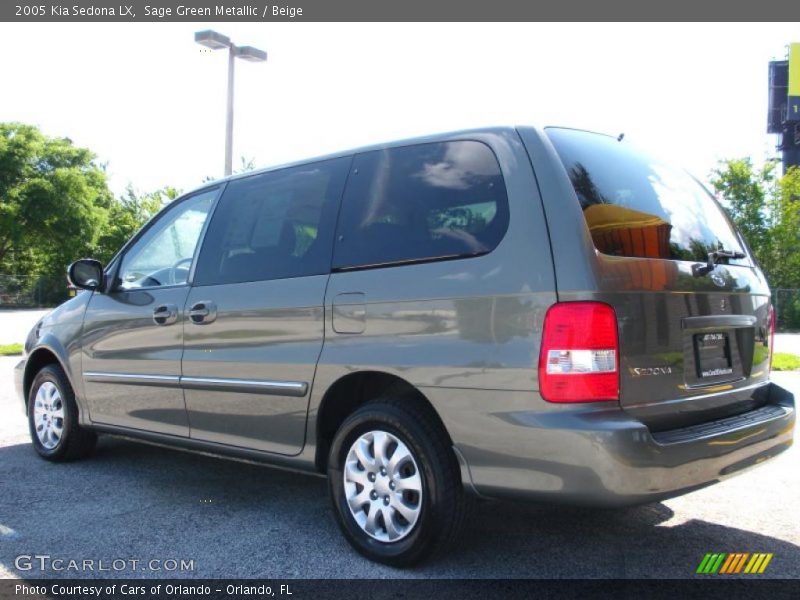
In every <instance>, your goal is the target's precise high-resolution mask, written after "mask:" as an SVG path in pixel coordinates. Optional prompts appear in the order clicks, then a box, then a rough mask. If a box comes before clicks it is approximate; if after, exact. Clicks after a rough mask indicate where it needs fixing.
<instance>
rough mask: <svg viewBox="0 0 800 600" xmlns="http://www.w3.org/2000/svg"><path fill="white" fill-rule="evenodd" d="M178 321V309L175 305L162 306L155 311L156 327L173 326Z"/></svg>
mask: <svg viewBox="0 0 800 600" xmlns="http://www.w3.org/2000/svg"><path fill="white" fill-rule="evenodd" d="M177 320H178V307H177V306H175V305H174V304H162V305H161V306H157V307H156V308H155V310H154V311H153V321H154V322H155V324H156V325H172V324H173V323H174V322H175V321H177Z"/></svg>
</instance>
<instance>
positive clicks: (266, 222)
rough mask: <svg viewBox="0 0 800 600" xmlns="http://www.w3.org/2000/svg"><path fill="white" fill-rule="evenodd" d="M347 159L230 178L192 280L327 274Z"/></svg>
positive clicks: (234, 280) (211, 281)
mask: <svg viewBox="0 0 800 600" xmlns="http://www.w3.org/2000/svg"><path fill="white" fill-rule="evenodd" d="M349 164H350V159H349V158H341V159H334V160H329V161H323V162H319V163H313V164H309V165H303V166H300V167H292V168H288V169H281V170H280V171H273V172H270V173H264V174H262V175H254V176H252V177H247V178H244V179H237V180H234V181H232V182H230V183H229V184H228V187H227V188H226V190H225V192H224V194H223V196H222V198H221V199H220V201H219V206H218V207H217V210H216V211H215V212H214V216H213V217H212V219H211V223H209V227H208V233H207V234H206V237H205V239H204V241H203V247H202V248H201V250H200V258H199V261H198V264H197V271H196V273H195V278H194V285H217V284H223V283H241V282H245V281H263V280H267V279H283V278H287V277H302V276H305V275H319V274H323V273H327V272H328V271H329V270H330V263H331V247H332V244H333V231H334V228H335V226H336V213H337V211H338V207H339V199H340V198H341V194H342V188H343V187H344V180H345V178H346V176H347V168H348V165H349Z"/></svg>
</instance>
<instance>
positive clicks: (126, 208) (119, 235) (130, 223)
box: [94, 185, 180, 262]
mask: <svg viewBox="0 0 800 600" xmlns="http://www.w3.org/2000/svg"><path fill="white" fill-rule="evenodd" d="M179 195H180V192H179V191H178V190H176V189H175V188H173V187H165V188H162V189H160V190H156V191H155V192H149V193H145V194H137V192H136V191H135V190H134V188H133V186H132V185H128V187H127V189H126V190H125V194H124V195H123V196H121V197H120V198H117V199H115V200H114V202H112V203H111V207H110V209H109V214H108V224H107V226H106V227H105V228H104V229H103V231H102V233H101V234H100V237H99V239H98V241H97V247H96V249H95V252H94V257H95V258H97V259H98V260H100V261H102V262H107V261H109V260H111V258H112V257H113V256H114V254H116V253H117V251H118V250H119V249H120V248H121V247H122V245H123V244H124V243H125V242H127V241H128V239H129V238H130V237H131V236H132V235H133V234H134V233H136V232H137V231H138V230H139V229H140V228H141V227H142V225H144V224H145V223H147V221H149V220H150V218H151V217H153V215H155V214H156V213H157V212H158V211H159V210H161V209H162V208H163V207H164V206H166V205H167V204H168V203H169V202H171V201H172V200H174V199H175V198H177V197H178V196H179Z"/></svg>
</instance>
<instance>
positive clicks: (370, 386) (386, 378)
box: [314, 371, 453, 473]
mask: <svg viewBox="0 0 800 600" xmlns="http://www.w3.org/2000/svg"><path fill="white" fill-rule="evenodd" d="M387 396H392V397H395V398H403V399H404V400H406V401H408V402H410V403H413V404H414V405H415V406H417V407H419V408H421V409H422V410H423V411H424V412H425V413H427V414H428V415H429V416H430V418H431V419H433V420H434V422H435V423H436V425H437V426H438V428H439V429H440V430H441V431H442V433H443V434H444V435H446V436H447V442H448V443H449V444H450V445H451V446H452V445H453V441H452V438H451V437H450V433H449V432H448V431H447V427H445V424H444V422H443V421H442V419H441V417H440V416H439V413H438V412H437V411H436V409H435V408H434V406H433V404H432V403H431V401H430V400H429V399H428V397H427V396H426V395H425V394H423V393H422V391H420V389H419V388H417V387H416V386H415V385H413V384H412V383H409V382H408V381H407V380H405V379H403V378H402V377H398V376H397V375H392V374H391V373H386V372H384V371H358V372H356V373H348V374H347V375H343V376H342V377H340V378H339V379H337V380H336V381H335V382H334V383H333V384H332V385H331V386H330V387H329V388H328V389H327V390H326V391H325V394H324V395H323V397H322V400H321V402H320V405H319V409H318V411H317V419H316V442H317V443H316V453H315V458H314V463H315V467H316V469H317V470H318V471H320V472H321V473H324V472H325V471H326V469H327V463H328V453H329V451H330V448H331V443H332V442H333V438H334V436H335V435H336V432H337V431H338V429H339V426H340V425H341V424H342V423H343V422H344V420H345V419H346V418H347V417H348V416H349V415H351V414H352V413H353V412H354V411H355V410H356V409H358V408H359V407H361V406H363V405H364V404H366V403H367V402H369V401H371V400H376V399H378V398H382V397H387Z"/></svg>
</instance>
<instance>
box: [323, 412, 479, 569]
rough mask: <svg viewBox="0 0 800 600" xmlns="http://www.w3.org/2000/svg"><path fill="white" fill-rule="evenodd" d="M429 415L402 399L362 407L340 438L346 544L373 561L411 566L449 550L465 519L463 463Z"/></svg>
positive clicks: (331, 467) (333, 492)
mask: <svg viewBox="0 0 800 600" xmlns="http://www.w3.org/2000/svg"><path fill="white" fill-rule="evenodd" d="M428 412H429V411H426V410H423V409H420V408H418V407H416V406H414V405H412V404H410V403H409V402H408V401H405V400H404V399H402V398H398V399H381V400H377V401H375V402H370V403H368V404H366V405H364V406H362V407H361V408H359V409H358V410H356V411H355V412H354V413H353V414H352V415H351V416H350V417H348V418H347V419H346V420H345V422H344V423H342V425H341V427H340V428H339V431H338V432H337V433H336V436H335V438H334V441H333V444H332V447H331V453H330V456H329V460H328V482H329V491H330V496H331V500H332V502H333V506H334V511H335V514H336V518H337V521H338V523H339V525H340V527H341V529H342V531H343V532H344V534H345V537H346V538H347V540H348V541H349V542H350V544H352V546H353V547H354V548H355V549H356V550H358V551H359V552H360V553H361V554H363V555H364V556H366V557H367V558H369V559H371V560H375V561H378V562H382V563H385V564H390V565H394V566H403V565H409V564H412V563H415V562H418V561H420V560H421V559H423V558H424V557H426V556H428V555H429V554H431V553H437V552H439V551H441V550H443V549H444V548H446V547H448V546H449V545H450V544H451V543H452V542H453V540H454V539H455V538H456V536H457V534H458V532H459V530H460V528H461V525H462V522H463V518H464V509H465V499H464V492H463V488H462V484H461V477H460V473H459V468H458V463H457V461H456V458H455V455H454V453H453V450H452V447H451V446H450V443H449V442H448V441H447V435H446V433H445V432H444V431H442V430H441V427H437V426H436V425H435V424H434V423H435V420H434V419H432V418H431V415H429V414H428Z"/></svg>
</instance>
